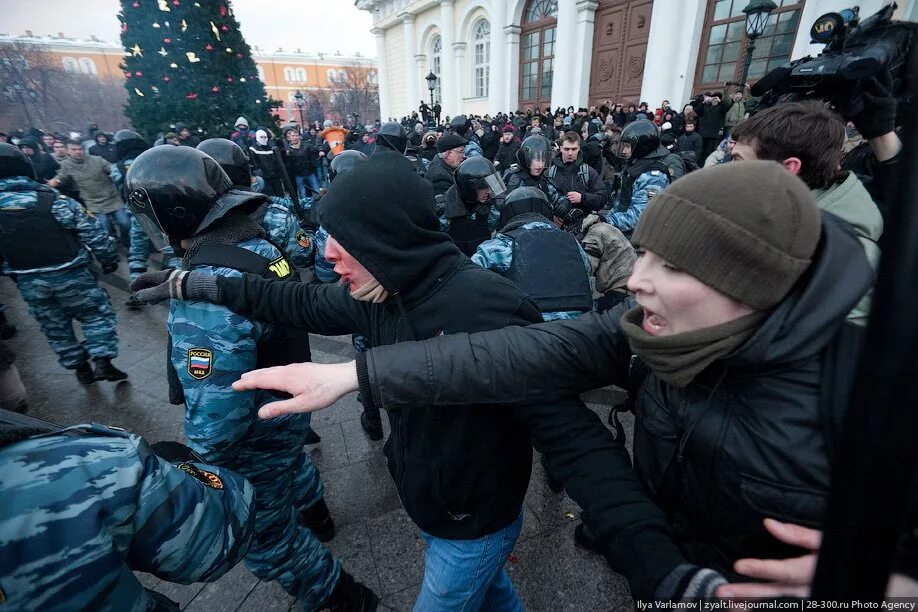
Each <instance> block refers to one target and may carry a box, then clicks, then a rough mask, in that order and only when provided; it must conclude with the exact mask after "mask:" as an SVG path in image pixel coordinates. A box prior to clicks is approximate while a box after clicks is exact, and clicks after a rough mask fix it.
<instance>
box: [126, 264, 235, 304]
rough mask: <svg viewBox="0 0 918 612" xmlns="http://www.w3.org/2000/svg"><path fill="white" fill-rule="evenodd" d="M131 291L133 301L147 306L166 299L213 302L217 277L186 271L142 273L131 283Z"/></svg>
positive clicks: (215, 297) (215, 298)
mask: <svg viewBox="0 0 918 612" xmlns="http://www.w3.org/2000/svg"><path fill="white" fill-rule="evenodd" d="M131 291H132V292H133V294H132V295H133V296H134V298H135V299H137V300H138V301H141V302H145V303H147V304H157V303H159V302H162V301H163V300H168V299H174V300H191V301H194V300H203V301H206V302H215V301H216V300H217V277H216V276H211V275H210V274H204V273H203V272H188V271H187V270H172V269H169V270H161V271H158V272H144V273H143V274H141V275H140V276H138V277H137V278H136V279H134V281H133V282H131Z"/></svg>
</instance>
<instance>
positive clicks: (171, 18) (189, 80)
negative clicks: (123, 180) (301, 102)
mask: <svg viewBox="0 0 918 612" xmlns="http://www.w3.org/2000/svg"><path fill="white" fill-rule="evenodd" d="M118 17H119V19H120V20H121V44H122V45H123V46H124V49H125V53H124V62H123V63H122V64H121V68H122V70H123V71H124V76H125V87H126V88H127V91H128V103H127V106H126V107H125V111H126V113H127V116H128V118H130V120H131V123H132V124H133V126H134V128H135V129H136V130H138V131H139V132H141V133H142V134H144V135H145V136H147V137H150V138H153V137H155V135H156V134H158V133H159V132H164V131H166V132H167V131H169V127H170V125H175V123H177V122H183V123H185V124H186V125H187V126H188V127H189V128H190V129H196V128H198V127H200V128H202V129H203V130H204V133H205V134H206V135H207V136H208V137H228V136H229V134H230V133H231V132H232V130H233V123H234V122H235V121H236V118H237V117H239V116H240V115H242V116H245V117H246V119H248V121H249V125H251V126H252V128H254V127H255V126H257V125H268V126H276V125H277V119H276V118H275V117H274V115H272V113H271V109H272V108H274V107H276V106H278V105H279V104H280V102H277V101H273V100H270V99H269V98H268V96H267V94H266V93H265V87H264V84H263V83H262V82H261V80H260V79H259V78H258V72H257V70H256V68H255V62H254V60H253V59H252V52H251V49H250V48H249V46H248V45H247V44H246V42H245V39H243V37H242V32H240V30H239V22H238V21H236V18H235V17H234V16H233V10H232V7H231V6H230V3H229V1H228V0H201V1H200V2H195V1H194V0H121V12H120V13H119V14H118Z"/></svg>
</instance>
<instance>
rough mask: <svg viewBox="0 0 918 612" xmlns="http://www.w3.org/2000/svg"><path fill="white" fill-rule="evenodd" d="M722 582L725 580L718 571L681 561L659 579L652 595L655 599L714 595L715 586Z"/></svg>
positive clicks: (725, 581)
mask: <svg viewBox="0 0 918 612" xmlns="http://www.w3.org/2000/svg"><path fill="white" fill-rule="evenodd" d="M722 584H727V580H726V579H725V578H724V577H723V576H721V575H720V573H719V572H717V571H715V570H712V569H709V568H707V567H699V566H697V565H690V564H688V563H683V564H682V565H679V566H677V567H676V569H674V570H673V571H671V572H670V573H669V574H667V576H666V577H665V578H664V579H663V580H661V581H660V583H659V584H658V585H657V588H656V589H654V592H653V596H654V599H656V600H664V601H692V600H694V599H700V598H703V597H714V596H715V593H716V592H717V587H719V586H720V585H722Z"/></svg>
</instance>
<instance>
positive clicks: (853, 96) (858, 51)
mask: <svg viewBox="0 0 918 612" xmlns="http://www.w3.org/2000/svg"><path fill="white" fill-rule="evenodd" d="M895 9H896V3H895V2H893V3H891V4H889V5H887V6H885V7H883V8H882V9H880V11H879V12H877V13H876V14H874V15H871V16H870V17H868V18H866V19H864V20H863V21H861V20H860V18H859V11H860V9H859V8H858V7H854V8H851V9H845V10H843V11H840V12H838V13H826V14H825V15H823V16H822V17H820V18H819V19H817V20H816V21H815V23H813V27H812V28H811V29H810V37H811V39H812V42H813V43H815V44H825V45H826V47H825V49H824V50H823V52H822V53H820V54H819V55H817V56H816V57H811V56H807V57H804V58H801V59H798V60H795V61H792V62H789V63H787V64H784V65H783V66H779V67H778V68H775V69H774V70H772V71H771V72H768V73H767V74H766V75H765V76H763V77H762V78H761V79H760V80H759V81H758V82H757V83H756V84H755V85H753V86H752V95H753V96H757V97H758V96H761V101H760V103H759V108H767V107H769V106H774V105H775V104H777V103H779V102H782V101H797V100H803V99H810V98H817V99H822V100H826V101H828V102H831V103H832V104H833V105H834V106H835V107H844V108H846V109H848V110H849V112H852V113H856V112H858V110H859V108H862V106H863V100H862V99H861V96H860V94H859V89H860V88H859V82H860V81H862V80H863V79H868V78H870V77H873V76H875V75H877V74H879V73H881V72H882V71H883V70H884V69H886V70H888V71H889V74H890V77H891V78H892V94H893V95H894V96H895V97H896V98H898V100H899V114H900V116H902V114H903V113H904V112H908V110H910V109H907V108H906V107H910V106H911V104H912V103H913V101H912V99H911V98H910V95H909V93H908V92H907V87H906V85H907V84H906V76H907V75H906V67H907V66H908V65H909V55H910V53H911V52H912V48H913V44H912V43H913V40H914V38H915V33H916V31H918V24H915V23H909V22H903V21H893V20H892V14H893V11H894V10H895Z"/></svg>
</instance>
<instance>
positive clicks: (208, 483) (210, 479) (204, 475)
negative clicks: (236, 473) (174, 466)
mask: <svg viewBox="0 0 918 612" xmlns="http://www.w3.org/2000/svg"><path fill="white" fill-rule="evenodd" d="M178 469H180V470H182V471H183V472H185V473H186V474H188V475H189V476H191V477H192V478H194V479H195V480H197V481H198V482H200V483H201V484H202V485H204V486H205V487H210V488H211V489H222V488H223V481H222V480H220V477H219V476H217V475H216V474H214V473H213V472H208V471H207V470H202V469H201V468H199V467H198V466H196V465H194V464H191V463H180V464H178Z"/></svg>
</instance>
